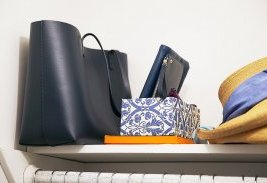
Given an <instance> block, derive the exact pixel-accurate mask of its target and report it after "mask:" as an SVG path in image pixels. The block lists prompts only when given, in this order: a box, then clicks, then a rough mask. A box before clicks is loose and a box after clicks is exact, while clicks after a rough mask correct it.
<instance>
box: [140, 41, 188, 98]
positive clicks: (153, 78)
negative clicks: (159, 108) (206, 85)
mask: <svg viewBox="0 0 267 183" xmlns="http://www.w3.org/2000/svg"><path fill="white" fill-rule="evenodd" d="M188 70H189V63H188V62H187V61H186V60H184V59H183V58H182V57H181V56H179V55H178V54H177V53H176V52H175V51H173V50H172V49H171V48H170V47H168V46H165V45H161V46H160V48H159V51H158V54H157V56H156V59H155V61H154V63H153V66H152V68H151V70H150V72H149V75H148V77H147V80H146V82H145V85H144V87H143V90H142V92H141V95H140V98H150V97H161V98H166V97H167V96H168V93H169V92H170V91H171V89H172V88H174V89H175V90H177V92H178V93H179V91H180V89H181V87H182V85H183V82H184V79H185V77H186V75H187V72H188Z"/></svg>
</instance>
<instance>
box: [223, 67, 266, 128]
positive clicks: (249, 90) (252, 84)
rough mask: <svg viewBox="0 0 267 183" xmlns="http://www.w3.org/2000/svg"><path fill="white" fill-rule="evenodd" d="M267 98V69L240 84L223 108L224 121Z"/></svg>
mask: <svg viewBox="0 0 267 183" xmlns="http://www.w3.org/2000/svg"><path fill="white" fill-rule="evenodd" d="M266 98H267V70H264V71H262V72H260V73H258V74H256V75H254V76H252V77H251V78H249V79H247V80H246V81H244V82H243V83H242V84H240V85H239V86H238V87H237V88H236V89H235V91H234V92H233V93H232V94H231V96H230V97H229V99H228V101H227V102H226V104H225V105H224V108H223V122H222V123H224V122H226V121H228V120H230V119H233V118H235V117H237V116H240V115H242V114H244V113H246V112H247V111H248V110H249V109H251V108H252V107H253V106H255V105H256V104H257V103H259V102H261V101H262V100H264V99H266Z"/></svg>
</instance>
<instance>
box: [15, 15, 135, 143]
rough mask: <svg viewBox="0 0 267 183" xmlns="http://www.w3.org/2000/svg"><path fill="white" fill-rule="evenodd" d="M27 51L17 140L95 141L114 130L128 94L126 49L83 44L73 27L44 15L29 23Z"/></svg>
mask: <svg viewBox="0 0 267 183" xmlns="http://www.w3.org/2000/svg"><path fill="white" fill-rule="evenodd" d="M29 52H30V53H29V63H28V70H27V72H28V73H27V81H26V89H25V90H26V91H25V97H24V109H23V117H22V125H21V126H22V128H21V136H20V144H24V145H60V144H99V143H103V138H104V135H107V134H109V135H118V134H119V132H120V112H119V111H120V110H119V109H118V108H120V105H121V99H122V98H131V91H130V86H129V81H128V70H127V55H126V54H125V53H122V52H119V51H115V50H111V51H107V50H105V51H104V52H105V55H103V52H102V50H98V49H90V48H86V47H83V43H82V40H81V35H80V32H79V30H78V29H77V28H76V27H74V26H72V25H70V24H67V23H64V22H58V21H48V20H45V21H38V22H33V23H32V24H31V33H30V50H29ZM105 57H106V58H107V60H106V58H105ZM106 62H108V63H106ZM107 64H108V65H107ZM107 69H109V72H108V71H107ZM110 84H111V85H110ZM111 94H112V95H111Z"/></svg>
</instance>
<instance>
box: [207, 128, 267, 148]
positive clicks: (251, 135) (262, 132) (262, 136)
mask: <svg viewBox="0 0 267 183" xmlns="http://www.w3.org/2000/svg"><path fill="white" fill-rule="evenodd" d="M266 134H267V126H264V127H260V128H256V129H254V130H250V131H248V132H244V133H239V134H236V135H232V136H228V137H224V138H218V139H211V140H209V143H211V144H226V143H247V144H266V143H267V135H266Z"/></svg>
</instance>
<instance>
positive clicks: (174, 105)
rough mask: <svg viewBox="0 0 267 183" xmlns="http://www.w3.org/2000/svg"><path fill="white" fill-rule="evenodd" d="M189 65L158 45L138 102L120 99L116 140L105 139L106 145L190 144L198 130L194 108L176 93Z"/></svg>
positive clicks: (137, 99) (165, 47) (197, 115)
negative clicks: (118, 134) (118, 126)
mask: <svg viewBox="0 0 267 183" xmlns="http://www.w3.org/2000/svg"><path fill="white" fill-rule="evenodd" d="M188 70H189V63H188V62H187V61H186V60H184V59H183V58H182V57H180V56H179V55H178V54H177V53H176V52H174V51H173V50H172V49H171V48H169V47H168V46H165V45H161V47H160V49H159V51H158V54H157V57H156V59H155V61H154V64H153V66H152V68H151V71H150V73H149V75H148V78H147V80H146V83H145V86H144V88H143V90H142V93H141V95H140V98H135V99H123V100H122V107H121V130H120V136H109V135H106V136H105V143H106V144H192V143H194V142H193V140H192V139H193V132H194V131H195V130H196V129H197V128H198V127H199V122H200V114H199V113H200V112H199V109H198V108H197V106H196V105H194V104H187V103H185V102H184V101H183V100H182V99H181V98H180V97H179V96H178V93H179V91H180V89H181V87H182V84H183V81H184V79H185V77H186V75H187V72H188Z"/></svg>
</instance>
